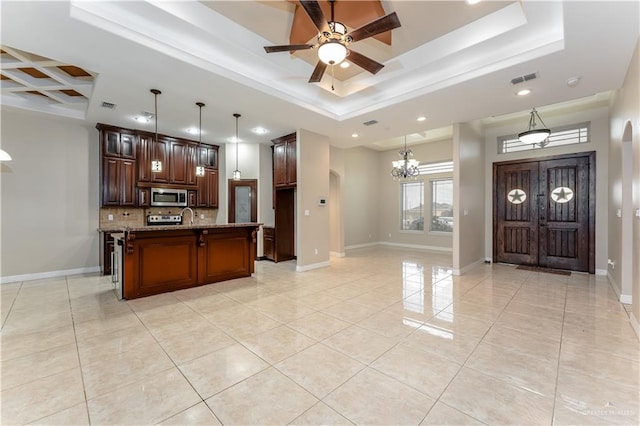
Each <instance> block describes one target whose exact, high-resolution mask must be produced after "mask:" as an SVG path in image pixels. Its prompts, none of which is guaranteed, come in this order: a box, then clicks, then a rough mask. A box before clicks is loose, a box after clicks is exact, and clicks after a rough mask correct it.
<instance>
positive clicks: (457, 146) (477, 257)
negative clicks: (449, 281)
mask: <svg viewBox="0 0 640 426" xmlns="http://www.w3.org/2000/svg"><path fill="white" fill-rule="evenodd" d="M453 132H454V136H453V169H454V180H453V188H454V189H453V193H454V208H453V223H454V231H453V270H454V273H455V274H456V275H460V274H461V273H464V272H465V271H467V270H468V269H470V268H472V267H473V266H475V265H476V264H478V263H480V262H482V261H483V260H484V257H485V256H484V243H485V238H486V236H490V235H492V233H489V234H485V232H484V222H485V210H484V203H485V200H486V198H487V197H485V192H484V179H485V175H487V174H491V173H487V168H486V166H485V164H484V141H483V138H482V136H481V135H482V133H481V131H480V128H479V125H478V124H477V123H474V124H472V123H461V124H456V125H455V126H454V131H453Z"/></svg>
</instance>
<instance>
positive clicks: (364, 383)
mask: <svg viewBox="0 0 640 426" xmlns="http://www.w3.org/2000/svg"><path fill="white" fill-rule="evenodd" d="M323 402H324V403H325V404H327V405H328V406H330V407H331V408H333V409H334V410H336V411H337V412H339V413H341V414H342V415H343V416H345V417H346V418H347V419H349V420H350V421H352V422H353V423H356V424H383V425H391V424H418V423H419V422H420V421H421V420H422V419H423V418H424V416H425V415H426V414H427V411H429V408H431V406H432V405H433V404H434V403H435V400H434V399H432V398H429V397H428V396H426V395H424V394H422V393H420V392H418V391H416V390H414V389H412V388H410V387H409V386H407V385H404V384H402V383H400V382H398V381H397V380H394V379H392V378H390V377H387V376H385V375H384V374H382V373H379V372H377V371H375V370H372V369H370V368H366V369H364V370H362V371H361V372H360V373H358V374H357V375H356V376H355V377H353V378H352V379H351V380H349V381H348V382H347V383H345V384H344V385H342V386H340V387H339V388H338V389H336V390H335V391H333V392H332V393H331V394H329V396H327V397H326V398H325V399H324V400H323Z"/></svg>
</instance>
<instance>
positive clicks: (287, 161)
mask: <svg viewBox="0 0 640 426" xmlns="http://www.w3.org/2000/svg"><path fill="white" fill-rule="evenodd" d="M271 142H273V185H274V186H275V187H276V188H292V187H295V186H296V134H295V133H292V134H290V135H286V136H282V137H280V138H278V139H273V140H272V141H271Z"/></svg>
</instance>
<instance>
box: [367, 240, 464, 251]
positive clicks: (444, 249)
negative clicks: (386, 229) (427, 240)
mask: <svg viewBox="0 0 640 426" xmlns="http://www.w3.org/2000/svg"><path fill="white" fill-rule="evenodd" d="M378 244H380V245H382V246H391V247H400V248H411V249H419V250H431V251H441V252H446V253H453V249H452V248H450V247H438V246H424V245H421V244H403V243H390V242H387V241H380V242H379V243H378Z"/></svg>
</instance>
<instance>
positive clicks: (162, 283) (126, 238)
mask: <svg viewBox="0 0 640 426" xmlns="http://www.w3.org/2000/svg"><path fill="white" fill-rule="evenodd" d="M260 225H261V224H260V223H238V224H233V223H232V224H228V225H167V226H143V227H138V228H135V227H134V228H131V227H126V228H121V229H100V231H103V232H114V231H121V233H119V234H115V235H116V244H117V245H118V250H116V259H114V260H115V262H117V264H118V266H117V267H116V271H117V275H118V277H116V282H117V285H116V292H118V293H119V294H118V296H119V297H121V298H124V299H135V298H138V297H144V296H151V295H154V294H160V293H166V292H170V291H174V290H179V289H183V288H189V287H195V286H199V285H204V284H210V283H215V282H219V281H225V280H230V279H234V278H242V277H249V276H251V274H252V273H253V272H254V261H255V258H256V249H255V247H256V245H255V243H256V235H257V232H258V229H259V228H260Z"/></svg>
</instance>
